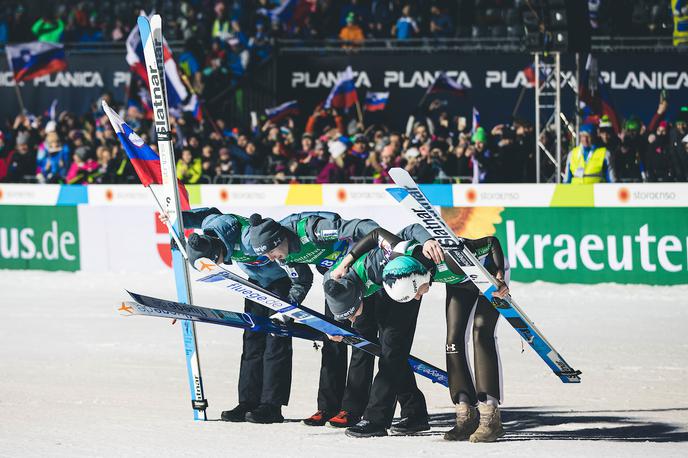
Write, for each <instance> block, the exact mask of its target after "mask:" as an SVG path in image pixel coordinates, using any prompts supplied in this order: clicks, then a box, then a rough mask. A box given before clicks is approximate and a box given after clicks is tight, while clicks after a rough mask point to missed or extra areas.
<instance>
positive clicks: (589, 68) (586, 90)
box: [578, 54, 620, 133]
mask: <svg viewBox="0 0 688 458" xmlns="http://www.w3.org/2000/svg"><path fill="white" fill-rule="evenodd" d="M595 74H596V75H597V78H596V80H595V78H594V77H593V75H595ZM578 96H579V97H580V101H581V103H583V104H585V105H587V106H588V107H590V109H591V110H592V112H593V113H595V114H597V115H607V117H609V122H611V123H612V127H613V128H614V132H617V133H618V132H619V130H620V125H619V117H618V116H617V114H616V110H615V109H614V106H613V105H612V101H611V97H610V94H609V89H608V88H607V85H606V84H605V83H604V79H602V75H601V74H600V73H599V71H598V70H597V58H595V57H593V56H592V54H588V59H587V61H586V63H585V69H583V71H582V72H581V79H580V84H578Z"/></svg>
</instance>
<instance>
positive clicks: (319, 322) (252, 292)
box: [194, 258, 449, 386]
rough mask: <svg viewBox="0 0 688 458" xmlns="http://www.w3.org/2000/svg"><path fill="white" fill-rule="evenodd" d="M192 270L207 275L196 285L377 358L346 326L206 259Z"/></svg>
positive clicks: (424, 367)
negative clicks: (254, 305)
mask: <svg viewBox="0 0 688 458" xmlns="http://www.w3.org/2000/svg"><path fill="white" fill-rule="evenodd" d="M194 268H195V269H196V270H198V271H199V272H201V273H207V274H208V275H206V276H205V277H202V278H199V279H198V280H197V281H199V282H203V283H210V284H213V285H215V286H218V287H220V288H222V289H224V290H225V291H227V292H230V293H233V294H236V295H238V296H240V297H243V298H245V299H249V300H251V301H253V302H256V303H258V304H261V305H263V306H265V307H267V308H269V309H271V310H274V311H276V312H278V313H281V314H282V315H284V316H287V317H289V318H292V319H293V320H294V322H295V323H299V324H305V325H307V326H310V327H311V328H313V329H316V330H318V331H320V332H323V333H325V334H329V335H331V336H342V337H343V338H344V340H343V342H344V343H346V344H348V345H351V346H353V347H356V348H360V349H361V350H363V351H366V352H368V353H370V354H372V355H375V356H380V354H381V349H380V345H379V344H378V343H376V342H371V341H370V340H368V339H366V338H364V337H363V336H361V335H360V334H358V333H357V332H356V331H354V330H353V329H351V328H350V327H348V326H345V325H343V324H341V323H338V322H337V321H335V320H333V319H330V318H328V317H326V316H325V315H323V314H322V313H319V312H316V311H315V310H312V309H310V308H308V307H306V306H303V305H299V304H291V303H289V302H288V301H286V300H284V299H282V298H280V297H279V296H277V295H276V294H274V293H272V292H271V291H268V290H266V289H265V288H261V287H260V286H258V285H254V284H253V283H251V282H249V281H247V280H245V279H243V278H242V277H240V276H238V275H236V274H234V273H233V272H230V271H228V270H226V269H224V268H223V267H221V266H219V265H217V264H215V263H214V262H213V261H211V260H210V259H207V258H200V259H198V260H196V262H195V264H194ZM409 364H410V365H411V367H412V368H413V370H414V372H416V373H417V374H420V375H422V376H424V377H427V378H429V379H430V380H432V381H433V382H435V383H440V384H442V385H444V386H449V379H448V378H447V373H446V372H445V371H443V370H442V369H440V368H438V367H436V366H433V365H432V364H430V363H427V362H425V361H423V360H421V359H419V358H416V357H415V356H412V355H411V356H409Z"/></svg>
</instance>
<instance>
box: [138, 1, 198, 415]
mask: <svg viewBox="0 0 688 458" xmlns="http://www.w3.org/2000/svg"><path fill="white" fill-rule="evenodd" d="M137 24H138V28H139V34H140V35H141V45H142V46H143V54H144V58H145V61H146V72H147V74H148V83H149V88H150V95H151V101H152V104H153V121H154V125H155V132H156V134H157V140H158V152H159V155H160V171H161V176H162V192H163V196H164V198H163V199H162V203H161V205H162V207H163V210H164V211H165V213H166V214H167V217H168V219H169V222H170V225H169V226H168V228H169V232H170V236H171V237H172V238H174V239H175V240H180V241H182V243H185V242H186V240H185V238H184V227H183V223H182V218H181V217H180V216H181V206H180V200H179V190H178V188H177V171H176V167H175V160H174V151H173V147H172V136H171V133H170V119H169V111H168V107H167V88H166V85H165V60H164V55H163V42H164V40H163V36H162V18H161V17H160V15H158V14H156V15H154V16H152V17H151V19H150V21H149V20H148V18H147V17H145V16H143V15H142V16H139V18H138V20H137ZM156 199H157V197H156ZM172 267H173V269H174V278H175V283H176V287H177V298H178V300H179V302H180V303H184V304H191V303H192V297H191V281H190V279H189V265H188V263H187V262H186V260H185V259H184V256H183V255H182V252H181V251H180V250H179V248H177V247H173V248H172ZM180 323H181V328H182V333H183V338H184V353H185V355H186V370H187V375H188V379H189V388H190V391H191V406H192V408H193V415H194V420H207V416H206V408H207V407H208V401H207V400H206V398H205V393H204V390H203V378H202V376H201V364H200V361H199V357H198V346H197V343H196V327H195V325H194V321H192V320H188V319H182V320H181V321H180Z"/></svg>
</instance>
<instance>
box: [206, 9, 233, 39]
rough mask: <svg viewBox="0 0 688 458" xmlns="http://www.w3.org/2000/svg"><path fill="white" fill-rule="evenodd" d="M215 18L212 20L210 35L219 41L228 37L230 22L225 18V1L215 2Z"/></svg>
mask: <svg viewBox="0 0 688 458" xmlns="http://www.w3.org/2000/svg"><path fill="white" fill-rule="evenodd" d="M214 11H215V19H214V20H213V27H212V31H211V37H212V38H215V39H218V40H220V41H226V40H228V39H229V38H230V32H229V31H230V27H231V25H230V23H229V20H228V19H227V14H226V11H225V3H224V2H223V1H218V2H216V3H215V8H214Z"/></svg>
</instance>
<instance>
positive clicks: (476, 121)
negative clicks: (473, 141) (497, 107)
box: [471, 107, 480, 135]
mask: <svg viewBox="0 0 688 458" xmlns="http://www.w3.org/2000/svg"><path fill="white" fill-rule="evenodd" d="M478 127H480V112H479V111H478V109H477V108H475V107H473V114H472V116H471V135H473V134H475V131H476V130H478Z"/></svg>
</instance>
